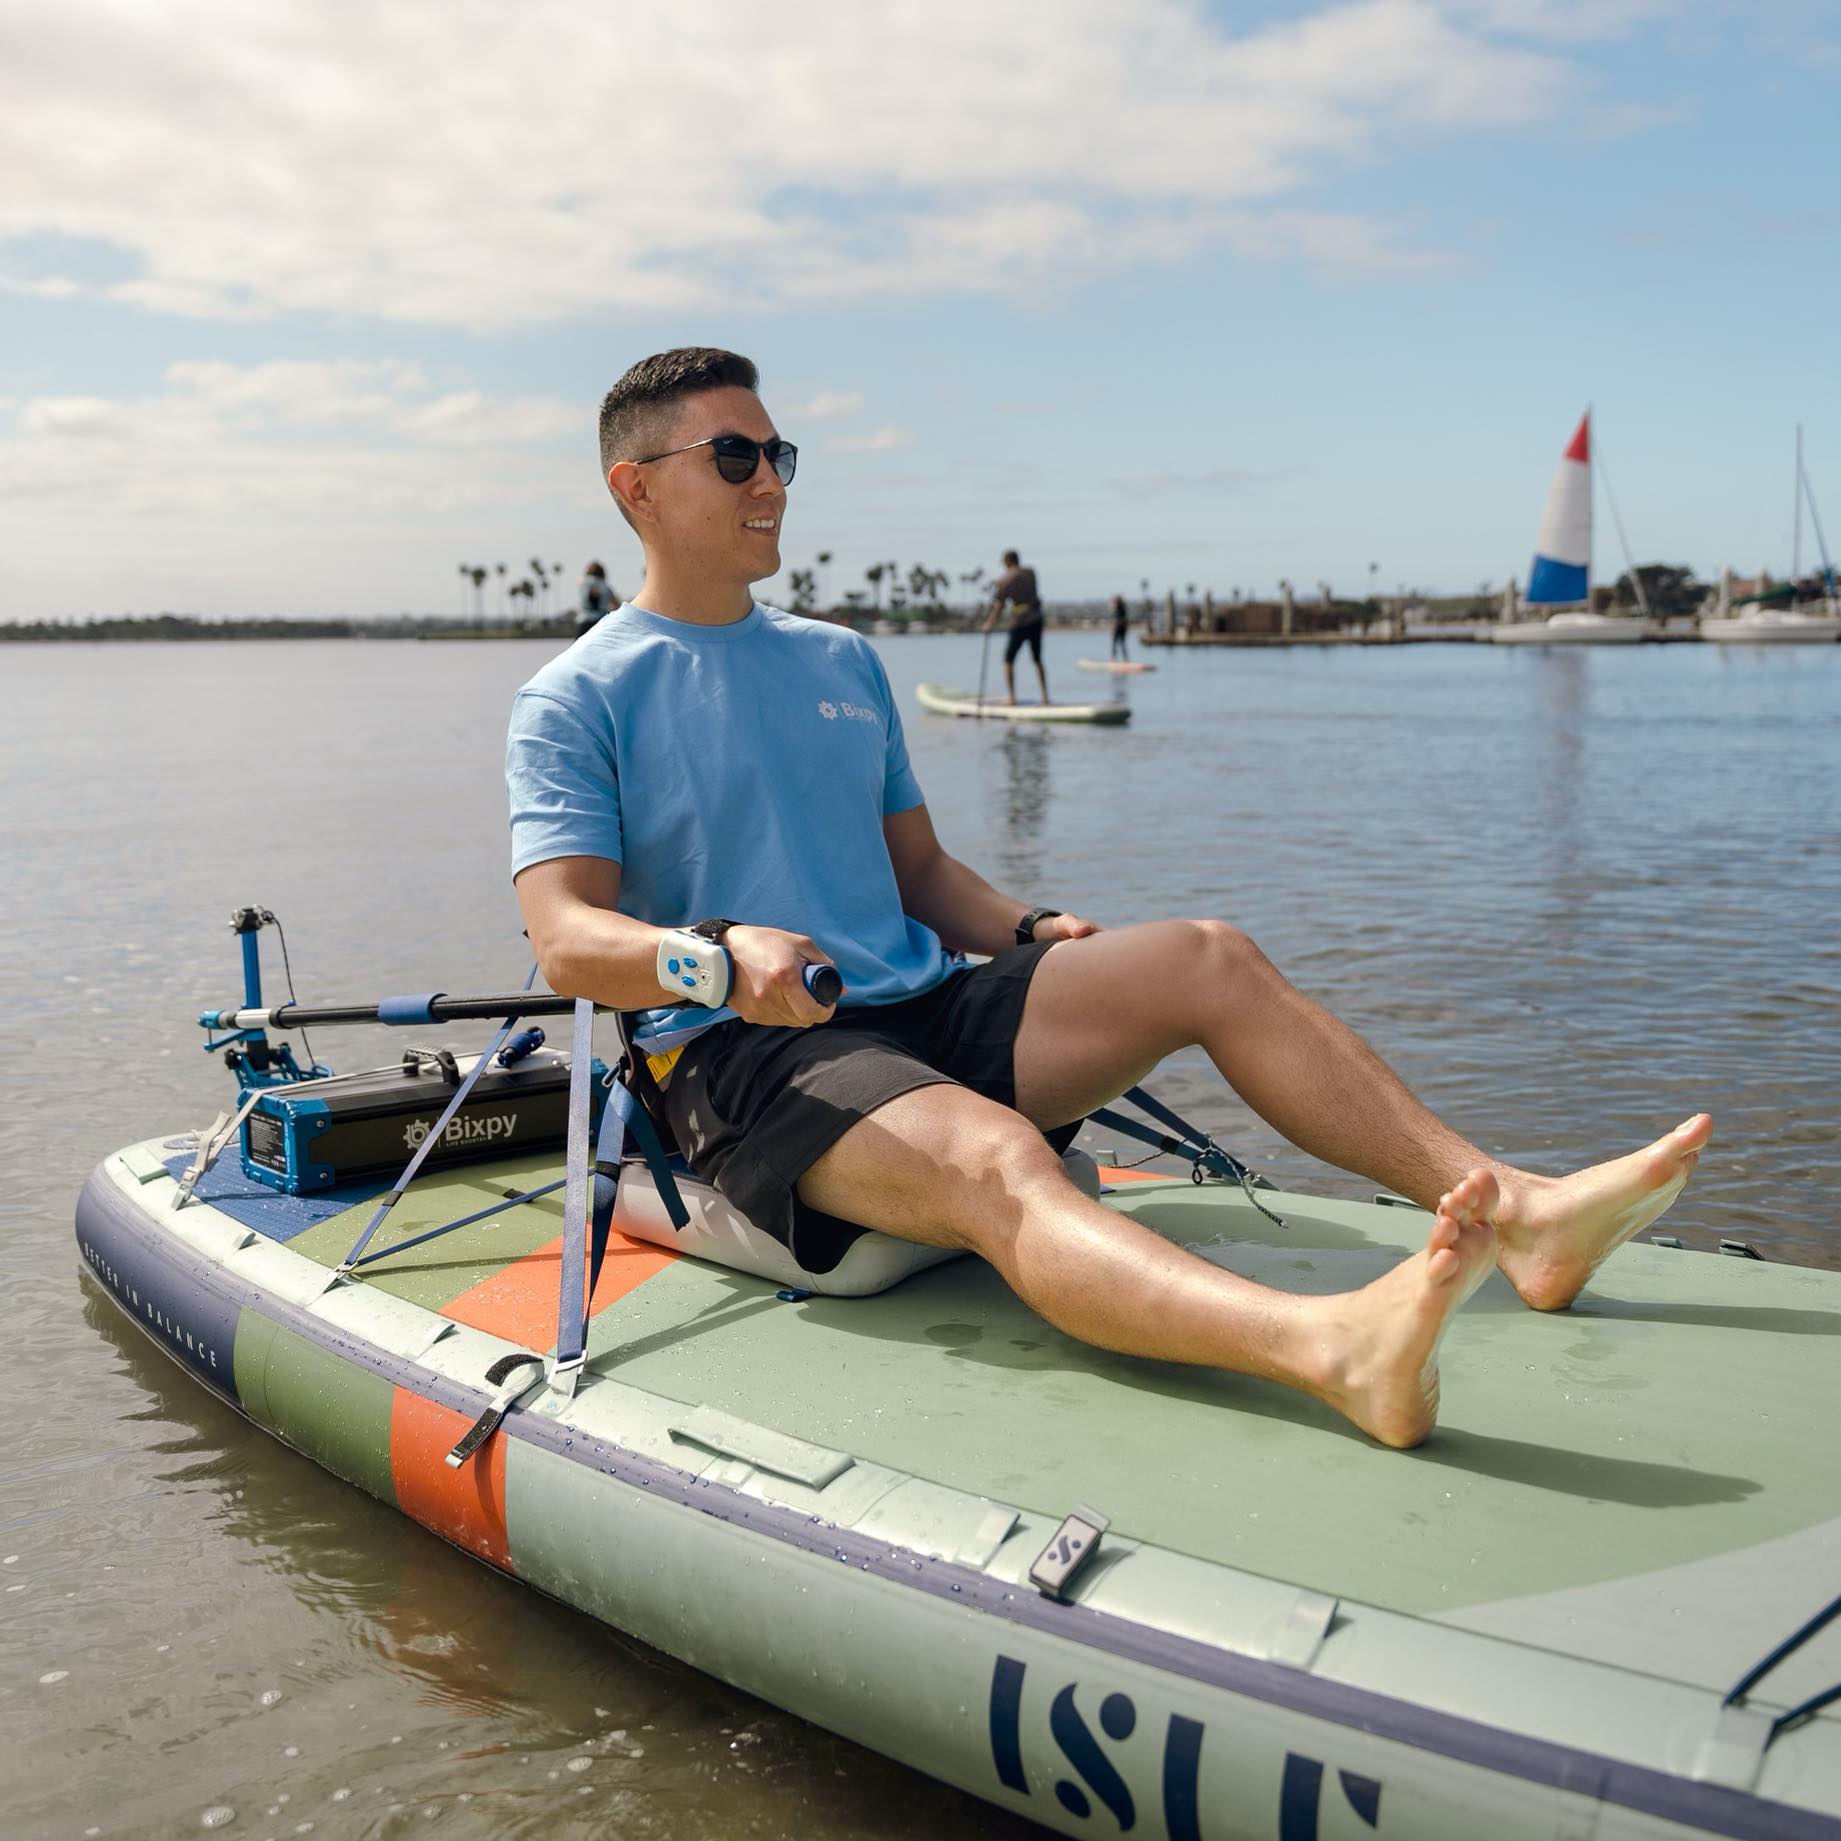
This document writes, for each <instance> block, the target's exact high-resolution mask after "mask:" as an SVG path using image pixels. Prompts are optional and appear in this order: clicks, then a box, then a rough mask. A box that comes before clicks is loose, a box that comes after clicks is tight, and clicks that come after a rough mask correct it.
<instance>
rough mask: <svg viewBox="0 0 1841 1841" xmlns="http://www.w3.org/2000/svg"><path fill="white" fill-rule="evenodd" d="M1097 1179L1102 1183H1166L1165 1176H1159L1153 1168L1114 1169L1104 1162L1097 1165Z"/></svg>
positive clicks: (1167, 1179) (1166, 1178) (1167, 1178)
mask: <svg viewBox="0 0 1841 1841" xmlns="http://www.w3.org/2000/svg"><path fill="white" fill-rule="evenodd" d="M1099 1179H1100V1181H1101V1182H1103V1183H1167V1182H1168V1181H1169V1180H1170V1179H1169V1177H1167V1176H1159V1175H1158V1174H1157V1172H1156V1171H1155V1170H1114V1169H1111V1168H1109V1167H1108V1166H1107V1165H1106V1164H1101V1165H1100V1167H1099Z"/></svg>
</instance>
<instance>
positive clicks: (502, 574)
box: [492, 563, 505, 620]
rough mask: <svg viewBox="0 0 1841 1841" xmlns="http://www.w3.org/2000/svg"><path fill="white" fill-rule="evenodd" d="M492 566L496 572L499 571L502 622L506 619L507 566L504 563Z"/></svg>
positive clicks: (500, 616)
mask: <svg viewBox="0 0 1841 1841" xmlns="http://www.w3.org/2000/svg"><path fill="white" fill-rule="evenodd" d="M492 566H493V568H494V569H496V570H497V571H498V577H499V618H500V619H501V620H502V619H503V618H504V617H505V565H504V564H503V563H494V564H493V565H492Z"/></svg>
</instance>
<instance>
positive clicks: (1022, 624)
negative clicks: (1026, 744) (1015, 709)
mask: <svg viewBox="0 0 1841 1841" xmlns="http://www.w3.org/2000/svg"><path fill="white" fill-rule="evenodd" d="M1006 607H1007V608H1009V610H1010V634H1009V637H1008V638H1007V639H1006V640H1005V641H1004V695H1005V698H1006V699H1007V700H1008V701H1009V702H1011V703H1014V702H1015V701H1016V655H1017V654H1018V653H1019V652H1021V651H1022V649H1023V648H1024V647H1025V646H1027V647H1028V648H1029V655H1030V657H1031V658H1033V659H1034V660H1035V661H1036V678H1037V680H1038V682H1039V683H1040V684H1041V686H1042V701H1043V702H1044V703H1046V702H1047V701H1048V668H1047V667H1046V666H1045V665H1044V664H1043V663H1042V594H1041V590H1040V589H1038V588H1037V587H1036V572H1035V571H1034V570H1033V569H1029V568H1025V567H1024V565H1023V561H1022V558H1021V557H1019V556H1018V555H1017V553H1016V552H1015V551H1014V550H1006V551H1005V552H1004V572H1003V574H1002V575H1000V576H999V577H998V578H997V584H996V586H995V587H994V588H993V589H992V590H991V611H990V612H989V613H988V614H986V615H985V617H984V630H985V631H986V632H987V633H988V632H990V630H991V628H992V627H993V626H995V625H996V624H997V619H998V616H999V615H1000V614H1001V613H1002V612H1003V611H1004V609H1005V608H1006Z"/></svg>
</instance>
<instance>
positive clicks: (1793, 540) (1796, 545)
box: [1790, 422, 1803, 588]
mask: <svg viewBox="0 0 1841 1841" xmlns="http://www.w3.org/2000/svg"><path fill="white" fill-rule="evenodd" d="M1790 503H1791V505H1792V506H1793V507H1794V510H1793V511H1792V514H1791V518H1790V586H1791V587H1792V588H1794V587H1795V586H1796V584H1797V582H1798V581H1799V580H1800V579H1801V577H1802V573H1803V425H1802V423H1800V422H1798V423H1797V425H1796V487H1795V490H1794V491H1792V492H1791V494H1790Z"/></svg>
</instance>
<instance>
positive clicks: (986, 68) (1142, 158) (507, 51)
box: [0, 0, 1651, 413]
mask: <svg viewBox="0 0 1841 1841" xmlns="http://www.w3.org/2000/svg"><path fill="white" fill-rule="evenodd" d="M1648 10H1651V9H1650V8H1649V7H1648V6H1646V5H1645V4H1644V0H1598V4H1596V5H1595V6H1594V7H1593V8H1592V9H1589V10H1588V9H1587V8H1585V7H1584V6H1583V5H1582V4H1574V3H1573V0H1346V3H1341V4H1329V5H1325V6H1323V7H1322V8H1321V9H1320V10H1319V11H1317V12H1315V13H1313V14H1311V15H1310V16H1308V17H1306V18H1304V19H1301V20H1296V21H1291V22H1285V23H1278V24H1270V25H1266V26H1262V27H1260V28H1258V29H1255V30H1252V31H1249V32H1246V33H1243V34H1241V35H1239V36H1234V35H1231V34H1230V33H1228V32H1227V31H1226V30H1224V29H1223V28H1221V27H1220V26H1218V25H1216V24H1215V23H1214V22H1213V21H1212V20H1211V19H1210V18H1209V17H1208V15H1207V14H1206V13H1205V12H1204V11H1203V9H1202V7H1201V5H1200V4H1199V0H1060V3H1059V4H1058V5H1057V6H1056V7H1055V8H1054V9H1053V14H1052V19H1051V18H1048V17H1046V16H1045V15H1044V13H1043V12H1042V11H1041V10H1040V9H1038V8H1034V7H1027V6H1025V7H993V6H990V5H989V4H988V0H932V4H930V5H928V6H926V7H924V8H922V7H916V6H913V5H911V4H908V3H907V0H858V3H857V4H855V5H851V6H839V5H835V4H830V3H828V0H784V4H782V5H781V6H780V7H779V8H778V9H776V10H775V12H774V13H773V15H772V18H771V20H764V19H761V18H755V17H751V16H748V15H745V14H743V13H742V12H740V11H738V10H737V9H736V8H735V7H734V6H733V5H731V4H728V3H727V0H677V4H674V5H672V6H669V7H639V6H634V5H625V6H618V7H606V8H587V7H582V6H580V5H577V4H574V3H573V0H531V3H530V4H527V5H525V6H522V7H518V8H506V7H504V6H502V5H499V4H496V0H492V3H489V0H396V4H393V5H392V6H390V7H388V8H385V9H382V10H381V11H373V12H371V13H368V14H363V15H360V14H357V13H353V12H352V11H350V10H349V9H347V8H344V7H338V6H333V5H328V4H326V3H325V0H270V3H269V4H265V5H264V6H261V7H255V8H252V7H249V6H247V5H246V4H243V0H188V4H185V5H184V6H182V7H181V8H179V9H178V12H177V13H175V12H174V10H173V9H170V8H128V7H122V6H120V5H118V4H114V3H113V0H65V4H63V5H61V6H59V7H57V8H55V9H49V8H48V9H41V10H40V11H39V13H38V14H37V15H36V16H35V18H34V20H33V24H32V29H31V31H30V32H24V31H20V32H15V33H14V34H13V37H12V42H11V43H10V44H9V46H8V49H7V55H6V57H5V58H4V59H3V60H0V170H4V171H5V172H6V174H7V186H6V193H5V197H4V199H3V200H0V258H3V257H4V255H5V247H4V245H5V239H6V238H8V237H52V238H60V237H61V238H79V239H86V240H87V241H88V242H89V243H90V244H92V245H93V244H95V243H100V244H102V245H104V246H107V247H111V248H114V249H116V250H118V251H122V252H126V253H127V255H128V256H130V257H131V258H132V259H134V260H135V261H136V262H137V263H138V266H139V272H138V273H137V274H135V275H134V277H133V278H132V279H129V280H119V279H117V280H113V281H108V282H101V281H87V282H86V281H80V280H78V279H76V278H73V277H71V276H69V275H65V274H60V273H57V272H55V268H56V265H55V263H53V262H51V261H50V260H49V259H47V260H46V262H45V263H44V264H43V265H42V266H44V267H45V268H46V269H47V271H48V272H43V273H36V274H32V273H22V272H20V263H19V262H8V261H6V260H3V259H0V270H5V271H6V272H7V273H8V274H10V275H11V276H12V279H10V280H7V281H4V282H0V286H4V287H8V288H13V289H21V288H24V289H30V290H33V291H37V292H41V293H43V292H50V293H53V294H56V293H58V292H65V293H69V292H73V291H82V292H85V293H92V294H100V295H102V296H104V297H107V298H111V299H114V300H117V301H120V302H124V303H128V304H132V305H135V306H138V307H141V308H144V309H148V310H153V311H159V312H162V313H168V314H179V315H187V316H194V317H218V318H247V317H250V316H254V315H261V314H273V313H277V312H310V313H332V314H339V315H353V316H375V317H382V318H384V319H386V320H397V321H407V322H416V323H424V324H450V325H467V326H474V327H491V326H508V325H514V324H519V323H528V322H538V321H543V320H546V319H553V318H557V317H562V316H570V315H583V314H588V313H605V312H608V311H611V310H618V309H620V308H622V307H625V308H630V309H634V310H641V311H649V312H658V311H666V310H676V309H682V308H685V307H689V306H693V305H702V304H708V303H711V302H715V301H721V300H724V299H729V298H732V297H733V295H734V292H735V291H736V290H737V289H741V288H745V289H747V290H749V291H750V292H751V294H752V295H753V296H754V297H756V298H759V299H763V300H767V301H773V300H800V299H811V298H815V297H825V298H834V297H839V296H846V297H847V296H852V295H866V294H880V293H886V292H888V291H891V290H900V291H902V292H903V293H909V292H912V291H914V290H917V289H918V290H925V291H930V292H939V291H966V290H994V289H1016V288H1026V289H1039V288H1040V287H1042V286H1043V285H1044V283H1045V282H1053V281H1057V280H1060V279H1063V278H1066V277H1070V276H1074V277H1077V276H1080V275H1084V274H1090V273H1095V272H1104V271H1106V270H1109V269H1114V268H1119V267H1124V266H1128V265H1131V264H1134V263H1142V262H1145V261H1161V260H1172V259H1178V258H1181V257H1183V256H1185V255H1188V254H1190V253H1192V252H1193V251H1195V250H1197V249H1199V248H1202V247H1204V246H1207V245H1209V244H1212V243H1216V242H1220V241H1226V242H1228V243H1230V244H1232V245H1234V246H1237V247H1240V248H1242V249H1244V250H1246V251H1247V252H1249V253H1255V254H1260V255H1264V256H1273V255H1295V254H1298V253H1302V254H1304V255H1306V256H1308V257H1310V258H1311V259H1313V260H1321V261H1330V262H1336V261H1339V260H1341V259H1343V257H1344V255H1345V254H1352V255H1353V257H1354V260H1355V263H1356V266H1358V267H1365V268H1369V269H1373V268H1377V267H1378V268H1383V269H1384V268H1386V267H1388V266H1389V265H1390V260H1389V258H1388V256H1387V250H1388V247H1389V238H1388V234H1387V232H1386V230H1385V228H1384V227H1377V226H1373V225H1367V226H1351V227H1346V228H1344V229H1342V230H1340V231H1338V232H1336V233H1335V234H1334V235H1328V236H1325V235H1322V234H1316V235H1315V236H1314V237H1313V235H1312V234H1311V233H1310V232H1309V231H1308V230H1305V231H1303V232H1300V230H1299V226H1300V225H1303V226H1309V225H1311V224H1322V223H1331V222H1334V221H1336V220H1331V219H1317V218H1313V217H1311V216H1310V215H1309V214H1308V213H1303V214H1299V213H1298V212H1297V210H1296V207H1295V206H1293V207H1290V208H1288V210H1287V211H1285V212H1278V211H1275V210H1274V206H1275V204H1276V202H1277V201H1279V200H1282V199H1284V198H1286V197H1287V196H1289V195H1292V194H1295V193H1297V192H1298V191H1299V190H1300V189H1301V188H1302V187H1304V186H1305V185H1307V184H1308V183H1309V182H1310V181H1311V180H1313V179H1314V178H1317V177H1319V176H1321V175H1323V174H1324V173H1326V172H1327V171H1330V170H1332V169H1333V168H1334V166H1335V165H1337V164H1338V163H1341V162H1346V161H1349V160H1352V159H1356V158H1361V157H1367V156H1369V155H1370V154H1372V153H1373V152H1375V151H1377V150H1379V151H1384V150H1386V149H1387V148H1388V147H1389V146H1391V145H1394V144H1397V143H1399V142H1401V141H1403V140H1413V139H1417V138H1419V137H1422V136H1424V135H1426V134H1428V133H1443V134H1451V133H1458V132H1470V131H1494V130H1498V129H1500V128H1502V127H1503V126H1505V125H1512V124H1516V123H1523V122H1527V121H1531V120H1537V119H1540V118H1543V117H1546V116H1551V115H1553V114H1555V113H1557V112H1558V111H1560V110H1561V109H1562V108H1564V107H1565V106H1567V98H1568V96H1569V94H1576V92H1577V90H1578V87H1579V85H1578V77H1577V73H1576V72H1575V71H1574V69H1573V67H1572V66H1571V65H1570V64H1569V63H1567V62H1566V61H1565V60H1564V59H1563V58H1561V57H1560V56H1559V55H1557V54H1556V53H1555V51H1554V50H1552V49H1551V48H1550V47H1551V46H1552V45H1553V44H1557V43H1558V42H1560V41H1562V40H1565V39H1569V38H1574V39H1576V38H1580V37H1583V36H1587V35H1589V34H1590V33H1596V32H1602V31H1604V30H1621V29H1626V27H1627V25H1628V24H1629V23H1630V22H1633V21H1635V20H1637V19H1640V18H1641V17H1642V16H1644V14H1645V13H1646V12H1647V11H1648ZM1607 12H1608V13H1609V14H1610V15H1611V16H1612V17H1613V21H1614V23H1613V24H1612V25H1610V26H1605V25H1604V24H1603V23H1602V16H1603V15H1605V14H1606V13H1607ZM1594 21H1599V23H1598V24H1596V25H1594V24H1593V22H1594ZM1529 38H1535V39H1541V40H1544V41H1547V47H1549V48H1542V47H1537V46H1534V45H1530V44H1529V43H1527V42H1526V41H1527V40H1528V39H1529ZM1288 224H1289V226H1290V228H1289V229H1287V227H1286V226H1287V225H1288ZM22 247H29V246H22ZM1420 259H1422V258H1414V257H1412V256H1410V255H1409V256H1407V257H1406V258H1405V260H1406V262H1407V264H1408V266H1411V265H1412V263H1413V262H1414V261H1415V260H1420ZM28 266H29V265H28ZM825 394H827V395H829V394H841V393H825ZM839 413H841V411H840V412H839Z"/></svg>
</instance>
